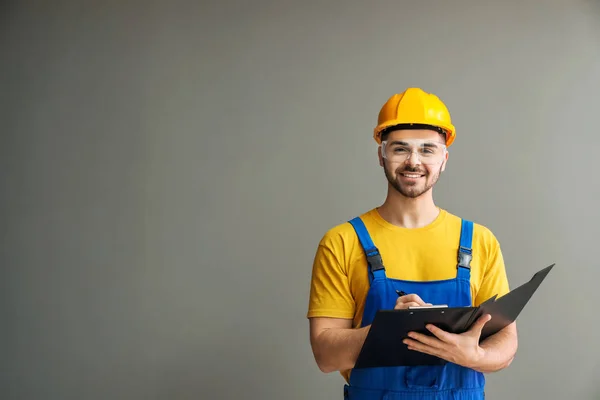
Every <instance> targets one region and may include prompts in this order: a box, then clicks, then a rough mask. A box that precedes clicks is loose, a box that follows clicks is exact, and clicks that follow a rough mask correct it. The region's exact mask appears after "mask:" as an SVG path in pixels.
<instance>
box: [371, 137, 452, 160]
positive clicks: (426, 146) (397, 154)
mask: <svg viewBox="0 0 600 400" xmlns="http://www.w3.org/2000/svg"><path fill="white" fill-rule="evenodd" d="M446 151H447V150H446V145H445V144H444V143H441V142H438V141H435V140H430V139H400V140H385V141H383V142H381V152H382V155H383V157H384V158H385V159H387V160H389V161H390V162H394V163H402V162H406V161H408V160H409V159H411V157H412V156H413V154H414V155H415V156H416V158H415V159H414V162H415V163H417V164H418V163H420V164H424V165H436V164H441V163H442V162H444V158H445V156H446Z"/></svg>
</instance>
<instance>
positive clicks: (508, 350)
mask: <svg viewBox="0 0 600 400" xmlns="http://www.w3.org/2000/svg"><path fill="white" fill-rule="evenodd" d="M480 347H481V349H482V357H481V358H480V359H479V361H478V362H477V363H476V365H475V366H474V367H473V369H474V370H476V371H479V372H484V373H491V372H496V371H499V370H501V369H504V368H506V367H508V366H509V365H510V363H511V362H512V360H513V359H514V357H515V354H516V352H517V347H518V340H517V329H516V325H515V323H513V324H511V325H509V326H507V327H506V328H504V329H502V330H501V331H500V332H498V333H496V334H494V335H492V336H490V337H488V338H487V339H485V340H484V341H482V342H481V345H480Z"/></svg>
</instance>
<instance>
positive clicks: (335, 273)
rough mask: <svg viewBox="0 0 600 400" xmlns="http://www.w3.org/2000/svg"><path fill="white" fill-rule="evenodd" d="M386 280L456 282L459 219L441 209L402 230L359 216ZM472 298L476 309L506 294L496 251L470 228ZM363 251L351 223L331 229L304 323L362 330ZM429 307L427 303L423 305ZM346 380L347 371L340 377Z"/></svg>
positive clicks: (373, 214) (373, 215)
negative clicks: (341, 322) (348, 322)
mask: <svg viewBox="0 0 600 400" xmlns="http://www.w3.org/2000/svg"><path fill="white" fill-rule="evenodd" d="M361 219H362V220H363V223H364V224H365V226H366V228H367V230H368V232H369V235H370V236H371V240H372V241H373V244H374V245H375V246H376V247H377V248H378V249H379V252H380V254H381V257H382V259H383V265H384V266H385V273H386V276H387V277H388V278H393V279H403V280H414V281H431V280H441V279H449V278H454V277H456V274H457V269H456V268H457V267H456V265H457V251H458V245H459V239H460V230H461V219H460V218H459V217H457V216H455V215H453V214H451V213H449V212H448V211H446V210H444V209H440V213H439V215H438V217H437V218H436V219H435V220H434V221H433V222H432V223H431V224H429V225H427V226H424V227H421V228H415V229H410V228H402V227H399V226H396V225H393V224H391V223H389V222H387V221H386V220H384V219H383V218H382V217H381V215H380V214H379V212H378V210H377V208H374V209H372V210H370V211H368V212H366V213H364V214H363V215H361ZM472 249H473V259H472V260H471V297H472V299H473V305H474V306H477V305H479V304H481V303H483V302H484V301H486V300H487V299H489V298H490V297H492V296H494V295H496V294H497V295H498V297H500V296H503V295H505V294H506V293H508V291H509V285H508V279H507V275H506V270H505V267H504V260H503V257H502V252H501V250H500V245H499V243H498V240H497V239H496V237H495V236H494V234H493V233H492V232H491V231H490V230H489V229H488V228H486V227H485V226H483V225H480V224H477V223H474V224H473V244H472ZM367 268H368V267H367V264H366V257H365V254H364V251H363V249H362V247H361V245H360V242H359V240H358V236H357V235H356V232H355V231H354V228H353V227H352V225H350V223H347V222H346V223H343V224H340V225H337V226H335V227H333V228H331V229H330V230H329V231H327V232H326V233H325V235H324V236H323V238H322V239H321V241H320V243H319V245H318V247H317V251H316V255H315V258H314V263H313V269H312V279H311V284H310V297H309V306H308V314H307V317H308V318H311V317H332V318H347V319H352V321H353V324H352V325H353V327H355V328H357V327H360V324H361V317H362V313H363V310H364V305H365V299H366V296H367V292H368V290H369V277H368V274H367ZM423 300H424V301H427V299H423ZM342 375H343V376H344V377H345V378H346V379H348V376H349V371H342Z"/></svg>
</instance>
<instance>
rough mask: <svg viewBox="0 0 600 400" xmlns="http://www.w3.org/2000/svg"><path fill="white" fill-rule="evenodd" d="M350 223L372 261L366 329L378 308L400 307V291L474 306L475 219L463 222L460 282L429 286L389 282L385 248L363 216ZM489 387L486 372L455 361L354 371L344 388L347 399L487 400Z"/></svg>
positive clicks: (431, 300) (433, 300) (436, 301)
mask: <svg viewBox="0 0 600 400" xmlns="http://www.w3.org/2000/svg"><path fill="white" fill-rule="evenodd" d="M349 222H350V223H351V224H352V226H353V227H354V229H355V230H356V233H357V235H358V238H359V241H360V243H361V246H362V247H363V249H364V251H365V254H366V256H367V263H368V273H369V281H370V289H369V292H368V294H367V300H366V304H365V309H364V313H363V317H362V326H366V325H369V324H371V323H372V321H373V318H374V317H375V313H376V312H377V310H379V309H393V308H394V306H395V305H396V300H397V299H398V294H397V293H396V289H397V290H402V291H404V292H406V293H409V294H410V293H416V294H418V295H419V296H420V297H421V299H423V301H425V302H426V303H433V304H447V305H448V306H449V307H463V306H471V287H470V283H469V279H470V276H471V273H470V272H471V270H470V262H471V257H472V250H471V242H472V238H473V223H472V222H471V221H467V220H462V228H461V235H460V241H459V246H458V263H457V276H456V278H452V279H447V280H439V281H429V282H416V281H406V280H399V279H390V278H387V277H386V274H385V267H384V265H383V261H382V259H381V255H380V254H379V250H378V249H377V247H376V246H375V245H374V244H373V242H372V240H371V237H370V235H369V233H368V232H367V229H366V227H365V225H364V223H363V222H362V220H361V219H360V217H356V218H354V219H352V220H350V221H349ZM402 339H403V338H398V340H402ZM484 386H485V377H484V375H483V374H482V373H480V372H477V371H475V370H472V369H468V368H464V367H462V366H459V365H457V364H453V363H450V362H448V363H445V364H443V365H434V366H409V367H382V368H365V369H356V370H352V371H351V374H350V380H349V383H348V384H347V385H344V399H350V400H367V399H368V400H373V399H386V400H413V399H414V400H417V399H418V400H429V399H431V400H433V399H436V400H446V399H448V400H449V399H452V400H476V399H477V400H479V399H484V398H485V394H484Z"/></svg>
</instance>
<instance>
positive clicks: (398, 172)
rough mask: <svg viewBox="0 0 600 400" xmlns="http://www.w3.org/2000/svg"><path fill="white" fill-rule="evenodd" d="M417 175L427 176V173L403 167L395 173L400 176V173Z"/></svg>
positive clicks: (419, 169) (415, 168)
mask: <svg viewBox="0 0 600 400" xmlns="http://www.w3.org/2000/svg"><path fill="white" fill-rule="evenodd" d="M405 172H406V173H417V174H422V175H427V171H425V170H424V169H421V168H418V167H414V168H411V167H404V168H402V169H397V170H396V173H397V174H402V173H405Z"/></svg>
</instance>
